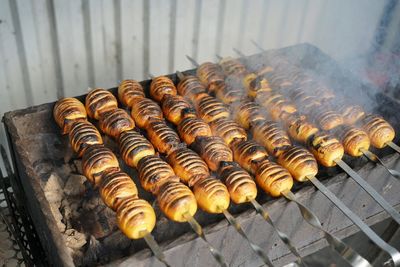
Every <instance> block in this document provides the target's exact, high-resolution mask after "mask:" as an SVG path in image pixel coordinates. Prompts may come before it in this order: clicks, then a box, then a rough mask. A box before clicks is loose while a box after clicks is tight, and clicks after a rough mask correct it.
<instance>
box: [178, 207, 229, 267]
mask: <svg viewBox="0 0 400 267" xmlns="http://www.w3.org/2000/svg"><path fill="white" fill-rule="evenodd" d="M185 216H186V219H187V220H188V223H189V225H190V226H191V227H192V229H193V231H195V233H196V234H197V235H198V236H199V237H200V238H201V239H203V240H204V241H205V242H206V244H207V246H208V249H209V250H210V252H211V254H212V255H213V257H214V258H215V260H216V261H217V262H218V264H219V265H221V266H223V267H227V266H228V265H227V264H226V263H225V260H224V257H223V256H222V254H221V252H219V251H218V250H217V249H215V248H214V247H213V246H212V245H211V244H210V242H208V240H207V238H206V236H205V235H204V231H203V229H202V227H201V225H200V224H199V223H198V222H197V221H196V219H195V218H193V216H192V215H190V214H189V213H187V214H186V215H185Z"/></svg>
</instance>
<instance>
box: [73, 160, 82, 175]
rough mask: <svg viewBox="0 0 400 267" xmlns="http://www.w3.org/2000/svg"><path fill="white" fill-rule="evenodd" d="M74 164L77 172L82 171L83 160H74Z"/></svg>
mask: <svg viewBox="0 0 400 267" xmlns="http://www.w3.org/2000/svg"><path fill="white" fill-rule="evenodd" d="M73 166H74V167H75V170H74V171H75V172H76V173H82V160H80V159H76V160H74V164H73Z"/></svg>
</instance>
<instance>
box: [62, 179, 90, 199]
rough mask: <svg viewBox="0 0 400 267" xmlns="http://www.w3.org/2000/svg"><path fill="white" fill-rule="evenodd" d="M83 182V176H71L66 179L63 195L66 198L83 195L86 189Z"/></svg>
mask: <svg viewBox="0 0 400 267" xmlns="http://www.w3.org/2000/svg"><path fill="white" fill-rule="evenodd" d="M85 181H86V177H85V176H83V175H79V174H71V175H70V176H69V177H68V180H67V182H66V183H65V186H64V193H65V194H66V195H68V196H80V195H83V194H84V193H85V191H86V187H85V185H84V182H85Z"/></svg>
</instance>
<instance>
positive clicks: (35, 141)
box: [3, 44, 400, 266]
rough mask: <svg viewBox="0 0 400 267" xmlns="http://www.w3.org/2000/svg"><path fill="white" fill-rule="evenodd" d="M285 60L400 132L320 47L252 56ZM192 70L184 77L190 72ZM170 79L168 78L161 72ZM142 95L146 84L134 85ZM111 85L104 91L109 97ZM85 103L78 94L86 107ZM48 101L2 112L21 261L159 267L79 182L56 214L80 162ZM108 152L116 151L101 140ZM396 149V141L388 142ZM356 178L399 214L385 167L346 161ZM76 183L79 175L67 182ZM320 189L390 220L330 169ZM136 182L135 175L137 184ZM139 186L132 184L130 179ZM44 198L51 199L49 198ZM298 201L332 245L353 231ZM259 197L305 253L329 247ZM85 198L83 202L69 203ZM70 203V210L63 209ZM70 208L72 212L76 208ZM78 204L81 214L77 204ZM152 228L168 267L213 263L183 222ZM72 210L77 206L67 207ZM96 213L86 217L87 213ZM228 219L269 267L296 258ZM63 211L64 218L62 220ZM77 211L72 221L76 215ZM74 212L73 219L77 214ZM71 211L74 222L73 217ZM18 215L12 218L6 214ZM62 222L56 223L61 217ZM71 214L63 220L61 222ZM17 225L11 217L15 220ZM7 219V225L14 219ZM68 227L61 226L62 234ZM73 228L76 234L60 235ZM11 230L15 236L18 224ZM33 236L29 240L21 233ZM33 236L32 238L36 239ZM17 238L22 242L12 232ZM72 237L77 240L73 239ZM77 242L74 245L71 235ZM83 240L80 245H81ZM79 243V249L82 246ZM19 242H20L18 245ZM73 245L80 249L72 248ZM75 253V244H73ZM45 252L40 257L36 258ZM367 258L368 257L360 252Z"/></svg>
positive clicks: (389, 156) (287, 210)
mask: <svg viewBox="0 0 400 267" xmlns="http://www.w3.org/2000/svg"><path fill="white" fill-rule="evenodd" d="M270 53H284V54H286V55H288V56H289V58H290V59H291V60H292V61H293V63H294V64H299V65H300V66H302V68H305V69H309V70H314V71H316V72H317V73H318V74H320V75H321V76H322V77H323V78H324V79H325V80H326V81H327V82H328V84H329V85H330V86H331V87H332V88H333V89H335V90H341V91H343V92H344V93H346V91H345V89H346V88H343V84H346V85H348V87H347V88H351V89H352V90H355V91H357V90H362V91H363V92H367V93H368V94H369V96H370V98H371V99H372V100H373V101H374V102H375V103H376V104H377V105H376V109H375V110H374V112H376V113H378V114H381V115H384V117H385V119H387V120H388V121H389V122H390V123H391V124H392V125H393V126H394V127H395V129H396V131H397V132H398V133H399V132H400V117H399V116H398V115H397V114H398V112H400V108H399V103H398V102H396V101H395V100H393V99H391V98H390V97H388V96H386V95H384V94H381V93H376V91H375V90H374V88H373V87H371V86H368V85H365V84H362V83H361V82H359V81H358V79H357V78H356V77H355V76H353V75H352V74H351V73H350V72H348V71H347V70H344V69H342V68H340V67H339V65H338V64H337V63H336V62H335V61H334V60H333V59H331V58H330V57H328V56H327V55H326V54H324V53H323V52H322V51H320V50H319V49H318V48H316V47H314V46H312V45H309V44H301V45H295V46H291V47H287V48H283V49H279V50H270V51H267V52H265V53H261V54H257V55H253V56H250V57H249V58H250V59H254V60H256V59H257V58H260V57H261V56H263V54H270ZM194 72H195V70H188V71H185V72H184V73H185V74H194ZM168 77H170V78H171V79H172V80H173V81H174V82H176V81H177V77H176V75H175V74H171V75H168ZM141 83H142V85H143V88H144V89H145V91H148V88H149V85H150V81H143V82H141ZM116 90H117V89H116V88H112V89H110V91H111V92H112V93H113V94H115V95H116ZM84 97H85V96H79V97H78V99H80V100H83V99H84ZM53 106H54V103H47V104H43V105H39V106H35V107H30V108H27V109H23V110H17V111H12V112H8V113H6V114H5V116H4V119H3V120H4V123H5V128H6V132H7V135H8V139H9V144H10V149H11V154H12V157H13V160H12V163H13V165H14V170H15V175H11V176H10V177H9V179H10V185H11V186H12V189H13V191H14V192H15V194H16V196H17V198H18V200H19V202H18V205H17V207H14V206H11V209H12V210H14V211H17V212H19V214H22V215H23V216H24V219H23V220H22V221H23V222H24V223H25V225H24V229H29V231H26V232H25V233H26V235H30V236H28V238H27V240H24V242H25V243H26V247H27V248H28V247H29V248H30V249H31V248H34V250H33V251H32V252H31V253H26V255H24V256H25V257H27V259H28V260H29V261H28V264H44V265H46V264H50V265H54V266H74V265H94V264H102V265H119V266H162V263H160V262H158V261H157V260H156V259H155V257H153V256H152V254H151V252H150V250H149V249H147V247H146V244H145V243H144V242H143V241H142V240H134V241H130V240H128V239H127V238H125V237H124V236H123V235H122V233H120V232H119V231H118V229H117V227H116V224H115V221H114V220H115V217H114V216H112V214H111V215H110V212H109V211H108V210H107V208H106V207H105V205H104V204H103V203H102V202H101V201H98V202H97V200H98V199H99V196H98V194H97V193H96V192H95V191H94V190H93V189H92V188H91V187H90V186H86V184H82V185H81V189H82V191H81V192H78V193H77V194H78V195H79V197H77V196H73V197H71V196H64V197H61V200H60V199H58V200H56V203H57V201H61V204H60V206H59V207H56V208H57V209H58V211H57V209H56V210H55V206H54V203H55V202H54V201H55V200H54V199H53V198H54V197H55V195H54V194H55V192H58V193H60V194H63V192H64V191H63V190H64V187H65V183H67V182H68V180H69V179H70V178H71V177H72V176H74V175H77V174H78V173H79V161H78V160H77V159H74V158H72V157H71V154H70V153H69V151H71V149H70V148H69V147H68V140H67V139H68V138H67V137H63V136H61V135H60V130H59V128H58V127H57V125H56V124H55V123H54V121H53V117H52V109H53ZM105 142H106V143H107V146H109V147H110V146H111V147H112V146H114V149H113V150H114V152H116V154H118V153H117V150H118V149H116V148H115V144H113V142H112V141H110V140H107V139H106V140H105ZM395 142H396V143H398V139H397V140H395ZM377 154H378V155H379V156H380V157H381V158H382V159H383V161H384V162H385V163H386V164H387V165H388V166H389V167H391V168H393V169H400V156H399V155H398V154H395V153H393V152H392V151H391V150H390V149H383V150H381V151H379V152H378V153H377ZM346 160H347V162H349V163H350V165H351V166H352V167H353V168H355V169H356V170H357V172H358V173H359V174H360V175H361V176H362V177H364V178H365V180H367V181H368V183H370V184H371V185H372V186H373V187H374V188H375V189H376V190H377V191H378V192H379V193H380V194H381V195H382V196H384V198H385V199H386V200H387V201H388V202H389V203H390V204H391V205H392V206H394V207H395V208H396V209H397V210H400V197H399V194H398V192H399V189H400V183H399V182H398V181H396V180H395V179H394V178H393V177H391V176H390V175H389V174H388V173H387V172H386V171H385V169H384V168H383V167H380V166H378V165H375V164H372V163H368V162H367V161H366V160H364V159H355V160H354V159H346ZM121 166H123V169H124V171H126V172H128V173H129V174H132V175H133V176H135V173H134V172H133V171H132V170H129V168H128V167H127V166H126V165H124V164H123V163H122V162H121ZM74 177H75V178H76V179H77V181H79V177H78V176H74ZM320 178H321V180H323V183H324V184H325V185H326V186H327V187H328V188H329V189H330V190H331V191H332V192H334V193H335V194H336V195H337V196H338V197H339V198H340V199H342V200H343V202H344V203H345V204H346V205H348V207H349V208H350V209H351V210H353V211H354V212H355V213H356V214H357V215H359V216H360V218H361V219H363V220H364V221H365V222H366V223H367V224H368V225H374V224H376V223H378V222H381V221H383V220H385V219H386V218H388V214H387V213H386V212H384V211H383V210H382V208H381V207H380V206H379V205H378V204H377V203H376V202H375V201H374V200H373V199H371V197H370V196H369V195H368V194H367V193H366V192H364V191H363V190H362V189H361V188H360V187H359V186H358V185H356V184H355V183H354V182H353V181H352V180H349V179H348V178H347V176H346V174H344V173H341V172H339V171H338V170H337V169H334V170H322V176H320ZM134 179H136V178H134ZM135 182H137V180H135ZM49 191H51V193H49ZM294 191H295V192H297V197H298V199H299V200H300V201H301V202H302V203H304V204H305V205H306V206H307V207H309V208H310V209H311V210H313V211H314V212H315V213H316V215H317V216H318V217H319V218H320V219H321V220H322V222H323V223H324V224H323V227H324V228H325V229H326V230H328V231H329V232H331V233H333V234H335V235H336V236H337V237H339V238H342V239H343V238H345V237H348V236H351V235H353V234H354V233H356V232H358V228H357V227H355V226H354V225H353V224H352V223H351V222H350V221H348V220H347V219H344V215H342V214H341V213H340V211H339V210H337V209H336V208H334V206H333V205H332V204H331V203H330V202H329V201H328V200H327V199H326V198H325V197H324V196H323V195H322V194H320V193H316V192H315V190H314V188H313V187H312V186H310V185H309V184H308V183H305V184H301V185H300V184H298V185H296V187H295V189H294ZM140 195H141V196H143V198H145V199H147V200H149V201H150V202H154V198H153V197H151V196H150V195H149V194H148V193H146V192H144V191H142V192H140ZM259 195H260V196H259V197H258V200H259V201H260V202H261V203H263V205H264V206H265V207H268V211H269V212H270V215H271V217H272V218H273V219H274V220H275V221H276V223H277V226H278V227H279V228H280V229H282V231H284V232H286V233H288V234H289V236H290V237H291V239H292V241H293V242H294V244H296V246H297V247H298V249H299V251H300V253H301V254H302V255H309V254H311V253H313V252H316V251H318V250H320V249H321V248H322V247H325V246H327V242H326V241H325V239H324V237H323V233H321V232H318V231H316V230H315V229H313V228H312V227H310V226H309V225H308V224H307V223H306V222H305V221H304V220H303V219H302V218H301V215H300V213H299V211H298V210H297V207H296V205H295V204H294V203H288V202H287V201H286V200H285V199H283V198H280V199H271V198H269V197H267V196H265V195H264V194H262V193H260V194H259ZM78 199H79V200H81V199H83V200H82V201H84V202H83V203H84V204H82V202H80V204H79V203H78V204H76V203H75V202H76V201H78V202H79V200H78ZM68 205H70V206H71V207H69V206H68ZM73 205H78V208H76V209H75V210H74V208H73V207H72V206H73ZM79 205H82V207H79ZM153 206H154V207H155V209H156V213H157V219H158V221H157V226H156V228H155V230H154V231H153V235H154V237H155V239H156V240H157V241H158V242H159V243H160V244H161V246H162V248H163V250H164V253H165V255H166V257H167V261H168V262H170V263H171V264H172V265H174V266H184V265H188V264H190V265H191V266H213V265H215V261H214V259H213V258H212V257H211V256H210V254H209V251H208V249H207V246H206V245H205V244H204V242H202V241H201V240H200V239H199V238H198V237H197V236H196V235H195V234H194V233H193V232H192V231H190V228H189V226H188V225H186V224H179V223H173V222H171V221H169V220H167V219H166V218H165V217H164V216H163V215H162V214H161V212H160V211H159V210H157V207H156V205H153ZM74 207H75V206H74ZM91 208H92V209H93V212H90V209H91ZM230 210H231V211H232V213H233V214H235V216H236V217H237V218H238V220H239V221H240V222H241V224H242V226H243V228H244V230H245V231H246V232H247V233H248V235H249V236H250V237H251V239H252V240H253V241H254V242H255V243H257V244H259V245H260V246H261V247H262V248H264V249H265V250H266V251H267V252H268V255H269V257H270V259H271V260H272V261H273V263H274V264H276V265H279V266H281V265H284V264H287V263H289V262H292V261H294V260H296V258H295V257H294V255H293V254H291V253H290V252H289V250H288V249H287V248H286V247H285V245H284V244H283V243H282V242H280V240H279V238H278V237H277V236H276V235H275V234H274V231H273V229H272V228H271V227H270V226H269V225H268V224H266V223H265V221H264V220H263V219H262V218H261V217H260V216H259V215H257V214H256V213H255V211H254V210H253V209H251V208H250V207H249V206H246V205H244V206H243V205H242V206H240V207H231V209H230ZM68 212H70V213H68ZM73 213H74V214H73ZM75 213H76V214H75ZM71 214H72V215H71ZM13 215H14V217H16V216H17V215H16V214H13ZM60 216H61V217H60ZM68 216H70V217H68ZM196 219H198V221H199V222H200V223H201V224H202V225H203V226H205V227H204V228H205V231H206V233H207V238H208V239H209V241H210V243H212V244H213V245H214V246H215V247H216V248H217V249H219V250H220V251H221V252H222V254H223V255H224V256H225V258H226V259H228V260H229V261H228V263H230V264H232V265H234V266H238V265H241V266H259V265H261V264H262V263H261V261H260V260H259V259H258V258H257V257H255V256H254V254H253V252H252V250H251V249H250V247H248V246H247V244H244V242H242V239H241V237H240V236H239V235H238V234H237V233H236V232H235V231H234V230H233V229H232V227H230V226H229V225H228V223H227V222H226V221H225V220H223V217H222V216H221V215H209V214H206V213H203V212H201V211H199V212H198V214H196ZM16 221H18V218H16ZM16 221H15V220H14V223H15V222H16ZM64 226H65V228H63V227H64ZM71 228H74V229H77V230H78V231H79V232H80V233H83V236H81V235H78V233H76V232H71V231H68V232H67V233H68V234H65V232H66V231H65V230H68V229H71ZM16 229H21V226H20V225H19V226H18V227H16ZM28 233H32V234H28ZM35 233H37V234H35ZM16 234H17V239H21V238H22V239H24V237H22V236H21V235H20V234H19V233H18V231H17V233H16ZM72 234H77V236H71V235H72ZM75 237H76V240H78V239H82V240H78V241H77V242H75V243H74V242H72V243H73V247H75V248H70V247H69V246H71V242H70V241H68V240H70V239H71V238H72V239H73V238H75ZM83 241H85V242H83ZM79 242H81V243H79ZM25 243H22V244H25ZM77 243H79V244H77ZM79 246H80V247H79ZM40 253H42V254H40ZM363 256H365V257H366V258H367V259H369V260H372V259H370V258H368V255H363Z"/></svg>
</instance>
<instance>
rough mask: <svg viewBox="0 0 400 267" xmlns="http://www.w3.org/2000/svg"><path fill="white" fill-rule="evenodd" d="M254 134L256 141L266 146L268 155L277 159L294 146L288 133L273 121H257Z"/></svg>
mask: <svg viewBox="0 0 400 267" xmlns="http://www.w3.org/2000/svg"><path fill="white" fill-rule="evenodd" d="M252 133H253V138H254V140H256V141H257V142H259V143H261V144H262V145H264V146H265V148H266V149H267V151H268V153H269V154H270V155H274V156H275V157H276V156H279V155H280V154H281V153H282V152H283V151H284V150H286V149H287V148H288V147H290V146H291V145H292V143H291V142H290V139H289V137H288V136H287V134H286V132H285V131H284V130H283V129H282V128H281V127H280V126H279V125H278V124H277V123H276V122H273V121H268V120H260V121H257V122H256V123H254V127H253V128H252Z"/></svg>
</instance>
